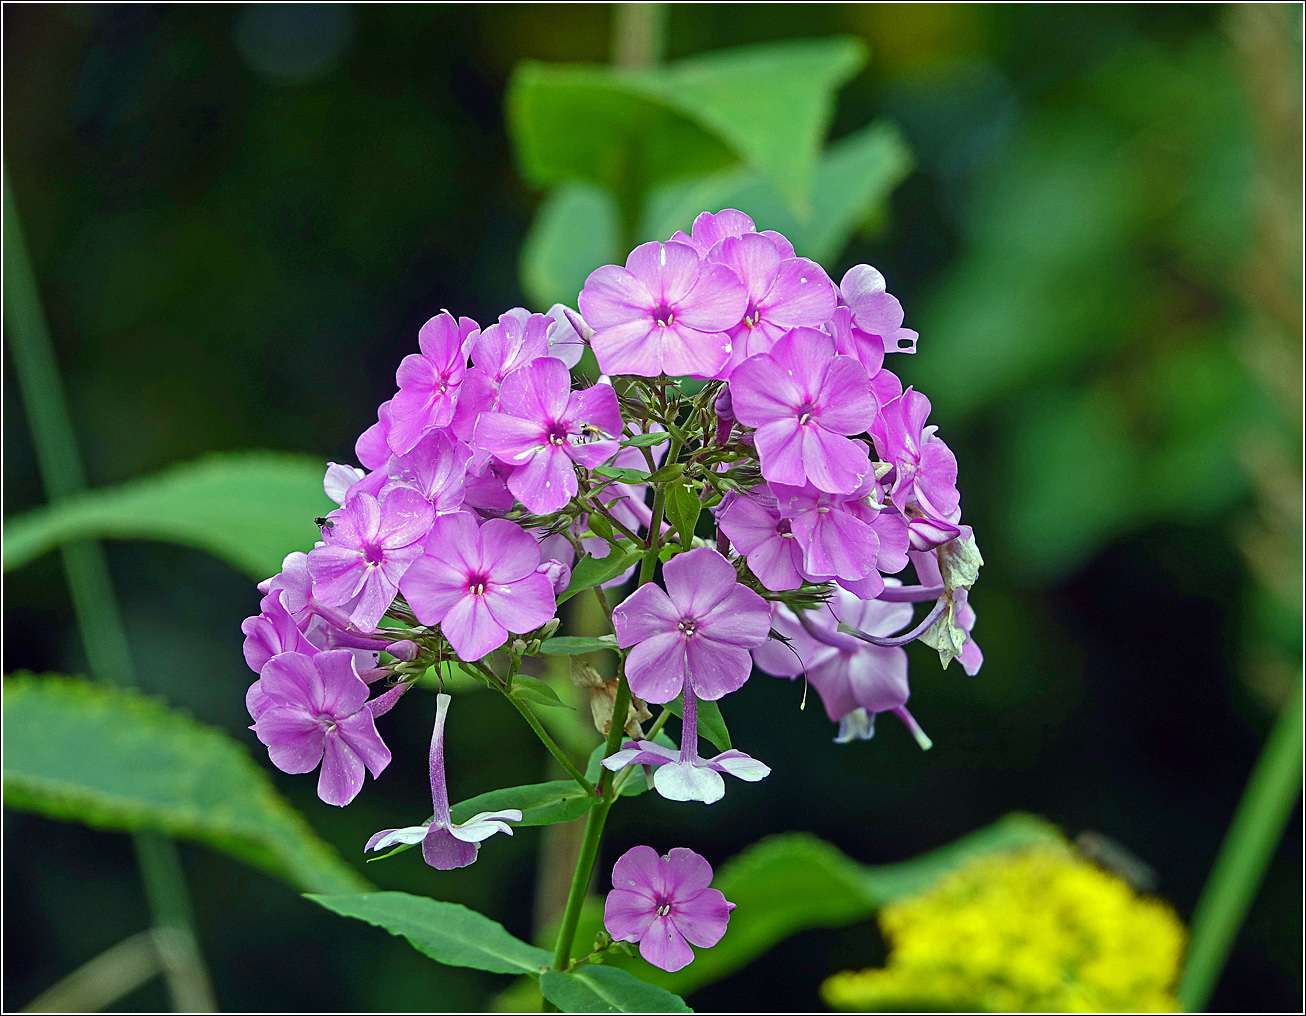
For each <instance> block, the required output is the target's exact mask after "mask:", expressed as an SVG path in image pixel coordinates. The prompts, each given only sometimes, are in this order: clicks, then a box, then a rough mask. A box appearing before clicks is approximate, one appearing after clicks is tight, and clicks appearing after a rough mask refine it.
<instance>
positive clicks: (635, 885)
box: [603, 846, 735, 971]
mask: <svg viewBox="0 0 1306 1016" xmlns="http://www.w3.org/2000/svg"><path fill="white" fill-rule="evenodd" d="M711 882H712V866H711V865H710V864H708V863H707V861H706V860H705V859H704V858H703V857H702V856H701V855H699V854H696V853H694V851H692V850H690V849H689V848H688V847H673V848H672V850H671V852H670V853H668V854H665V855H664V856H662V857H659V856H658V852H657V851H656V850H654V849H653V848H652V847H647V846H638V847H631V848H630V849H629V850H627V851H626V852H625V853H624V854H622V855H621V857H620V858H618V860H617V863H616V864H615V865H613V867H612V891H611V892H610V893H608V898H607V902H606V903H605V904H604V906H603V926H604V927H605V928H607V929H608V934H609V935H611V936H612V937H613V938H614V939H616V940H617V941H618V942H638V943H639V954H640V955H641V956H643V957H644V959H646V960H648V961H649V962H650V963H652V964H653V965H654V966H655V967H660V968H662V969H663V970H667V971H676V970H679V969H680V968H681V967H683V966H685V965H687V964H688V963H690V962H691V961H692V960H693V959H694V950H693V949H691V948H690V947H689V946H690V944H691V943H692V944H693V945H696V946H698V947H699V948H700V949H709V948H711V947H712V946H714V945H716V944H717V943H718V942H720V941H721V937H722V936H723V935H725V933H726V925H727V924H728V923H729V921H730V911H732V910H734V909H735V905H734V904H733V903H731V902H729V901H728V900H727V899H726V898H725V896H723V895H722V893H721V890H720V889H712V888H710V885H711Z"/></svg>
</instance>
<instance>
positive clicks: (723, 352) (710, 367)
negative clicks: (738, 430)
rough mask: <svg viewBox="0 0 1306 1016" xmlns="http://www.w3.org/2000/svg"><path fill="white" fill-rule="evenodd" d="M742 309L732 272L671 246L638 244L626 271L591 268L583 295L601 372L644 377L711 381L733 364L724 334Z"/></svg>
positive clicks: (742, 294)
mask: <svg viewBox="0 0 1306 1016" xmlns="http://www.w3.org/2000/svg"><path fill="white" fill-rule="evenodd" d="M747 306H748V291H747V290H746V289H745V288H744V284H743V283H742V282H740V281H739V278H738V276H736V275H735V273H734V272H733V271H731V270H730V269H729V268H727V267H726V266H725V265H722V264H712V263H710V262H706V261H703V260H702V259H701V258H700V257H699V255H698V252H697V251H695V250H694V248H693V247H691V246H689V245H688V244H684V243H676V242H671V243H657V242H653V243H644V244H640V245H639V246H638V247H636V248H635V249H634V250H633V251H631V252H630V257H628V258H627V259H626V267H625V268H622V267H621V266H619V265H604V266H603V267H602V268H598V269H595V271H594V272H592V273H591V274H590V277H589V278H588V279H586V280H585V288H584V289H583V290H581V294H580V312H581V314H583V315H584V316H585V321H586V323H587V324H588V325H589V326H590V327H591V328H593V329H594V336H593V338H591V339H590V345H591V347H592V348H593V349H594V355H595V356H596V357H598V361H599V369H600V370H602V371H603V372H604V373H605V374H639V375H642V376H644V377H656V376H657V375H658V374H670V375H681V374H690V375H692V376H694V377H712V376H713V375H715V374H716V372H717V371H719V370H720V369H721V368H722V367H723V366H725V363H726V360H728V359H729V357H730V337H729V336H728V335H727V334H726V332H728V331H729V330H730V329H731V328H733V327H734V326H735V325H737V324H739V322H740V320H741V319H742V318H743V316H744V310H745V309H746V308H747Z"/></svg>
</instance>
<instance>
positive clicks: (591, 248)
mask: <svg viewBox="0 0 1306 1016" xmlns="http://www.w3.org/2000/svg"><path fill="white" fill-rule="evenodd" d="M618 233H619V221H618V215H617V206H616V204H615V203H614V202H613V200H612V196H611V195H610V194H608V193H607V192H606V191H604V190H601V189H600V188H598V187H594V186H591V185H588V184H576V183H573V184H565V185H563V186H561V187H559V188H557V189H556V190H555V191H553V192H552V193H551V194H549V196H548V197H546V198H545V199H544V201H543V202H542V203H541V204H540V207H539V210H538V211H537V212H536V213H535V221H534V222H532V223H531V228H530V232H528V233H527V234H526V241H525V243H523V244H522V251H521V269H520V275H521V283H522V288H523V289H525V290H526V296H527V297H528V298H529V299H530V301H531V303H532V305H533V306H535V307H536V309H538V310H547V309H548V308H549V307H551V306H553V305H554V304H555V303H561V304H566V305H567V306H569V307H574V306H576V298H577V295H578V294H579V293H580V291H581V289H582V287H584V285H585V280H586V279H587V278H589V274H590V272H592V271H594V269H596V268H599V267H601V266H602V265H607V264H612V263H613V262H614V261H618V260H624V259H623V258H622V255H621V251H620V250H618Z"/></svg>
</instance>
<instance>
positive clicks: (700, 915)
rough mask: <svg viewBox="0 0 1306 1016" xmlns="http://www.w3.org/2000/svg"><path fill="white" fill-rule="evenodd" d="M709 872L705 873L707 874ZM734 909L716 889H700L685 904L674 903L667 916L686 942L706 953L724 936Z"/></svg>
mask: <svg viewBox="0 0 1306 1016" xmlns="http://www.w3.org/2000/svg"><path fill="white" fill-rule="evenodd" d="M678 849H684V848H683V847H682V848H678ZM673 853H674V851H673ZM704 863H707V862H704ZM711 870H712V869H710V868H709V869H708V872H709V874H710V873H711ZM734 908H735V905H734V904H733V903H728V902H727V901H726V898H725V896H723V895H722V894H721V890H720V889H704V890H703V891H702V892H700V893H699V894H698V895H697V896H695V897H693V898H692V899H690V900H689V901H688V902H685V903H681V902H680V901H679V900H677V901H676V902H675V903H674V904H672V907H671V914H670V915H669V916H670V917H671V920H672V922H674V924H675V926H676V929H677V930H678V931H679V932H680V933H681V934H682V935H683V936H684V937H685V938H686V939H688V940H689V941H690V942H692V943H694V945H696V946H698V947H699V948H701V949H710V948H712V946H714V945H716V944H717V943H718V942H720V941H721V937H722V936H723V935H724V934H725V933H726V925H727V923H728V922H729V921H730V911H732V910H734Z"/></svg>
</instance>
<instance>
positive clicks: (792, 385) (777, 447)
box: [730, 328, 876, 494]
mask: <svg viewBox="0 0 1306 1016" xmlns="http://www.w3.org/2000/svg"><path fill="white" fill-rule="evenodd" d="M730 394H731V398H732V400H733V404H734V412H735V417H736V419H738V420H739V422H740V423H742V424H744V425H745V426H748V427H756V428H757V434H756V435H755V440H756V443H757V453H758V456H759V457H760V458H761V460H762V475H763V476H765V477H766V478H767V479H768V480H771V481H772V482H774V483H784V484H788V485H789V486H791V487H801V486H803V484H805V483H809V482H810V483H811V484H812V485H813V486H815V487H819V488H820V489H821V490H824V491H826V492H828V493H831V494H846V493H849V492H851V491H853V490H855V489H856V488H857V486H858V484H860V483H861V482H862V478H863V477H864V476H866V474H867V473H868V472H869V471H870V468H871V466H870V458H869V456H868V455H867V453H866V445H864V444H862V443H861V442H858V441H853V440H851V439H850V438H849V437H848V436H847V435H849V434H859V433H861V432H862V431H864V430H868V429H869V428H870V427H871V424H872V421H874V419H875V410H876V405H875V398H874V397H873V396H872V395H871V391H870V381H869V379H868V378H867V376H866V369H865V368H864V367H863V366H862V365H861V364H860V363H858V362H857V361H856V360H854V359H853V358H852V357H851V356H836V355H835V352H834V339H832V338H831V337H830V336H828V335H826V334H825V333H824V332H818V331H816V330H815V329H812V328H795V329H794V330H793V331H791V332H789V333H788V334H787V335H786V336H785V337H784V338H783V339H781V340H780V341H779V342H777V343H776V344H775V345H774V346H773V347H772V348H771V352H770V353H762V354H759V355H757V356H751V357H749V358H748V359H747V360H745V361H744V362H743V363H741V364H740V365H739V366H738V367H736V368H735V370H734V373H733V374H731V375H730Z"/></svg>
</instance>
